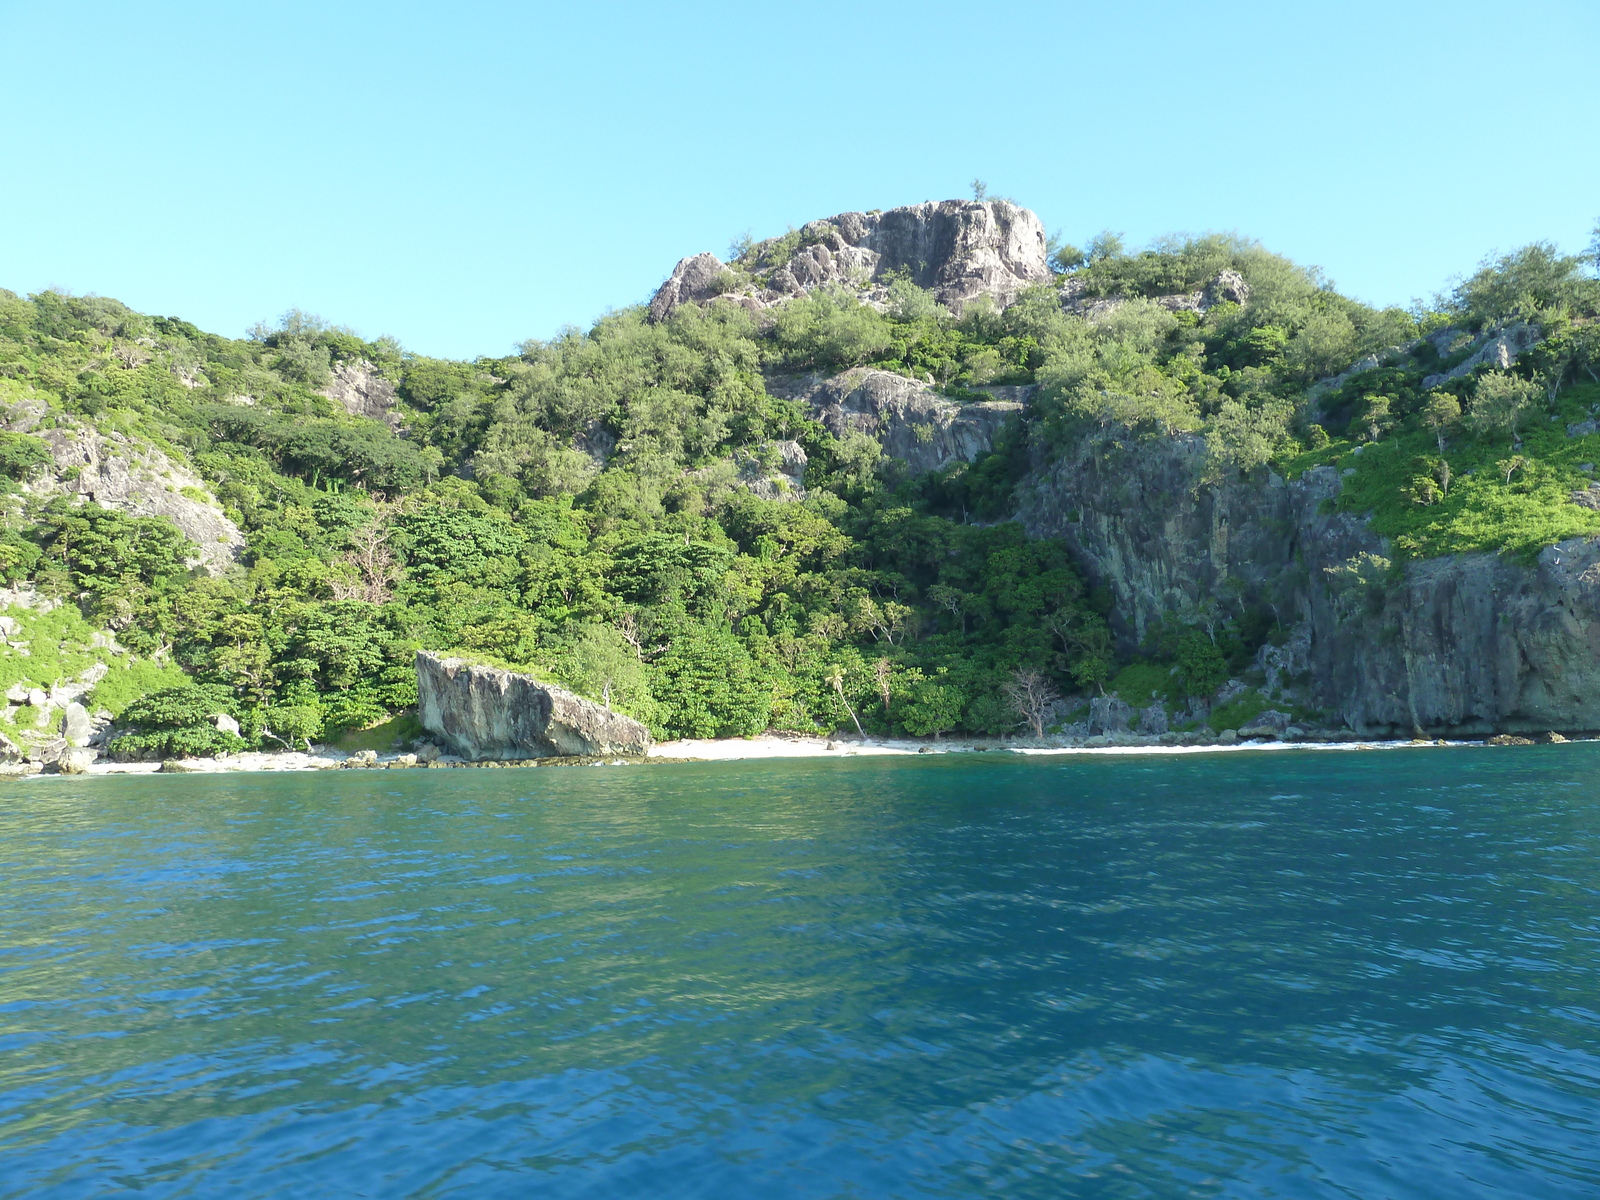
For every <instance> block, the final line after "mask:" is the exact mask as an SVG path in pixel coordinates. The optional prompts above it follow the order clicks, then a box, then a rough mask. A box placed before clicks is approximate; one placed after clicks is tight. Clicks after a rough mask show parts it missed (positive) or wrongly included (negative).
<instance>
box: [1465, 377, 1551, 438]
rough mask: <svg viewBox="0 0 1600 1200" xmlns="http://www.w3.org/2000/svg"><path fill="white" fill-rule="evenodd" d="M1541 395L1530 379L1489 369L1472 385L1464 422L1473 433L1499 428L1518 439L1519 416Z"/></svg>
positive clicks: (1491, 432) (1498, 429)
mask: <svg viewBox="0 0 1600 1200" xmlns="http://www.w3.org/2000/svg"><path fill="white" fill-rule="evenodd" d="M1542 395H1543V392H1542V391H1541V389H1540V388H1539V385H1538V384H1536V383H1533V382H1532V381H1530V380H1527V379H1523V378H1521V377H1519V376H1516V375H1513V374H1511V373H1510V372H1509V371H1491V372H1489V373H1488V374H1487V375H1485V376H1483V377H1482V378H1481V379H1479V380H1478V383H1477V386H1476V387H1474V388H1473V389H1472V399H1471V401H1470V402H1469V403H1468V405H1467V417H1466V423H1467V425H1468V426H1469V427H1470V428H1471V429H1472V430H1473V431H1474V432H1476V433H1482V434H1494V433H1498V432H1501V431H1502V430H1503V431H1505V432H1508V433H1510V435H1511V440H1512V441H1513V442H1516V441H1520V440H1521V439H1520V438H1519V437H1518V436H1517V427H1518V425H1520V424H1521V422H1522V416H1523V414H1524V413H1525V412H1527V410H1528V409H1529V408H1530V407H1531V406H1532V405H1533V403H1534V402H1535V401H1536V400H1538V399H1539V398H1540V396H1542Z"/></svg>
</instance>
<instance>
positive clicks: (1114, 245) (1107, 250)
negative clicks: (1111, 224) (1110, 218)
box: [1085, 229, 1124, 267]
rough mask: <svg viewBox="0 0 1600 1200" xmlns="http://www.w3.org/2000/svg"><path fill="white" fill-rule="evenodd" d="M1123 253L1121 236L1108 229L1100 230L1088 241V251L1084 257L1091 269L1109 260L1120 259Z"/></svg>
mask: <svg viewBox="0 0 1600 1200" xmlns="http://www.w3.org/2000/svg"><path fill="white" fill-rule="evenodd" d="M1123 253H1124V250H1123V241H1122V235H1121V234H1120V233H1114V232H1112V231H1111V230H1109V229H1102V230H1101V231H1100V232H1099V233H1097V234H1095V235H1094V236H1093V237H1092V238H1090V239H1089V249H1088V252H1087V254H1086V256H1085V257H1087V258H1088V260H1089V265H1090V266H1091V267H1093V266H1098V265H1099V264H1101V263H1103V262H1108V261H1110V260H1111V259H1115V258H1121V257H1122V256H1123Z"/></svg>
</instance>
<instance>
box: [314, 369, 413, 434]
mask: <svg viewBox="0 0 1600 1200" xmlns="http://www.w3.org/2000/svg"><path fill="white" fill-rule="evenodd" d="M322 394H323V395H324V396H326V397H328V399H330V400H334V401H337V402H338V403H339V404H340V405H342V406H343V407H344V410H345V412H347V413H349V414H350V415H351V416H352V417H366V418H368V419H369V420H372V421H383V422H385V423H386V424H388V425H389V426H391V427H395V426H398V425H399V424H400V414H399V413H397V412H395V411H394V400H395V390H394V384H393V383H391V382H390V381H389V380H388V379H385V378H384V377H383V376H382V375H381V374H379V372H378V368H377V367H375V366H373V365H372V364H371V363H369V362H366V361H365V360H361V361H357V362H342V363H339V364H338V365H337V366H335V367H334V368H333V380H332V381H331V382H330V383H329V384H328V386H327V387H325V388H323V389H322Z"/></svg>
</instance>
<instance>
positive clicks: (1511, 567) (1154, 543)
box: [1018, 437, 1600, 736]
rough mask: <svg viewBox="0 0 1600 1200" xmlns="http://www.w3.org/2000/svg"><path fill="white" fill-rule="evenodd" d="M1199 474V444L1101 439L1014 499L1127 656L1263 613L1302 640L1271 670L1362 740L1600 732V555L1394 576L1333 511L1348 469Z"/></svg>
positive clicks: (1586, 549) (1355, 523) (1345, 517)
mask: <svg viewBox="0 0 1600 1200" xmlns="http://www.w3.org/2000/svg"><path fill="white" fill-rule="evenodd" d="M1203 465H1204V447H1203V446H1202V444H1201V443H1200V441H1199V439H1197V438H1190V437H1179V438H1166V439H1156V440H1150V441H1144V442H1130V443H1125V444H1118V443H1116V442H1113V441H1105V442H1100V443H1096V444H1092V445H1089V446H1086V447H1084V448H1082V449H1081V450H1080V452H1079V454H1077V455H1076V456H1074V457H1072V458H1068V459H1064V460H1061V461H1058V462H1054V463H1050V464H1042V463H1041V464H1040V466H1039V467H1038V468H1037V469H1036V470H1035V472H1034V473H1033V474H1032V475H1031V476H1030V477H1029V478H1028V479H1027V480H1025V481H1024V483H1023V484H1022V485H1021V486H1020V487H1019V489H1018V515H1019V518H1020V519H1021V520H1022V521H1023V523H1024V524H1025V525H1026V526H1027V528H1028V530H1029V532H1030V533H1033V534H1035V535H1036V536H1055V537H1062V538H1065V539H1066V541H1067V542H1068V544H1069V545H1071V546H1072V547H1073V548H1074V550H1075V551H1076V552H1077V555H1078V557H1079V559H1080V561H1081V562H1082V563H1083V565H1084V566H1085V568H1086V570H1087V571H1088V572H1089V574H1090V575H1091V577H1092V578H1093V579H1094V581H1095V582H1096V583H1097V584H1102V585H1104V586H1106V587H1108V588H1110V590H1111V591H1112V593H1113V595H1114V596H1115V597H1116V601H1117V610H1118V611H1119V612H1120V613H1123V614H1126V617H1125V621H1124V624H1123V626H1122V627H1121V628H1120V629H1119V630H1118V634H1119V635H1120V637H1121V638H1122V639H1123V641H1124V644H1126V645H1132V644H1135V643H1137V642H1138V640H1139V639H1140V638H1142V637H1143V636H1144V633H1145V631H1146V629H1147V628H1148V627H1149V625H1150V623H1151V622H1153V621H1156V620H1158V619H1159V618H1160V617H1161V616H1162V615H1163V614H1165V613H1169V612H1179V613H1185V612H1187V613H1196V612H1201V611H1203V610H1204V609H1205V608H1206V606H1208V605H1216V606H1218V607H1220V608H1222V609H1224V610H1225V609H1226V608H1227V607H1228V606H1229V605H1230V604H1237V603H1239V602H1240V601H1241V600H1244V599H1255V600H1259V601H1262V602H1264V603H1267V604H1270V605H1271V606H1272V607H1273V608H1274V610H1275V611H1276V613H1277V615H1278V619H1279V621H1280V622H1281V623H1282V624H1284V625H1285V626H1287V627H1290V628H1291V629H1293V630H1294V634H1295V636H1293V637H1291V639H1290V641H1289V644H1288V646H1286V647H1285V648H1283V649H1282V650H1277V649H1275V650H1274V651H1273V652H1272V654H1271V656H1270V657H1271V658H1272V659H1273V660H1274V661H1272V662H1271V663H1270V664H1264V665H1268V666H1269V667H1270V669H1272V670H1274V671H1278V672H1280V673H1281V674H1282V675H1283V676H1284V677H1285V681H1286V682H1289V681H1292V682H1293V684H1294V685H1295V686H1296V687H1297V690H1298V691H1299V692H1300V694H1301V695H1302V696H1303V697H1304V698H1305V699H1306V700H1307V701H1308V702H1310V703H1312V704H1314V705H1315V706H1317V707H1319V708H1321V709H1323V710H1324V711H1325V712H1327V713H1328V714H1329V716H1330V717H1332V718H1335V719H1337V720H1339V721H1343V722H1345V723H1347V724H1348V725H1349V726H1350V728H1352V729H1354V730H1356V731H1357V732H1359V733H1362V734H1367V735H1384V734H1397V735H1405V736H1409V735H1410V734H1411V733H1412V732H1413V731H1415V730H1421V731H1423V732H1425V733H1428V734H1435V735H1436V734H1473V733H1488V732H1493V731H1497V730H1505V731H1521V732H1529V731H1541V730H1547V729H1561V730H1592V729H1600V543H1596V542H1590V541H1587V540H1585V539H1581V538H1579V539H1573V540H1572V541H1568V542H1562V543H1560V544H1558V545H1555V546H1551V547H1549V548H1547V549H1546V550H1544V551H1543V552H1542V553H1541V554H1540V555H1539V558H1538V561H1537V563H1536V564H1535V565H1534V566H1532V567H1527V566H1522V565H1519V564H1517V563H1514V562H1510V561H1508V560H1506V559H1503V558H1500V557H1498V556H1495V555H1490V554H1466V555H1455V556H1451V557H1447V558H1439V559H1430V560H1424V561H1419V562H1413V563H1410V564H1407V565H1406V566H1405V567H1404V569H1403V570H1402V571H1401V572H1400V573H1399V574H1398V577H1396V576H1395V575H1393V574H1392V573H1391V572H1390V571H1389V570H1388V569H1387V567H1388V563H1387V559H1388V557H1389V555H1388V547H1387V545H1386V544H1385V543H1384V541H1383V539H1381V538H1379V537H1378V536H1377V535H1376V534H1374V533H1373V532H1372V531H1371V529H1370V528H1368V527H1367V525H1366V522H1365V521H1363V520H1361V519H1360V518H1359V517H1356V516H1352V515H1349V514H1340V513H1331V512H1327V511H1325V509H1327V508H1328V507H1331V506H1329V505H1327V504H1325V502H1326V501H1330V500H1332V499H1333V498H1334V497H1335V496H1337V494H1338V492H1339V487H1340V478H1339V475H1338V473H1337V472H1336V470H1335V469H1334V468H1331V467H1320V468H1316V469H1314V470H1311V471H1308V472H1306V474H1305V475H1304V476H1302V477H1301V478H1300V479H1297V480H1294V481H1285V480H1283V479H1281V478H1278V477H1276V476H1269V477H1268V478H1267V479H1266V480H1265V481H1264V482H1263V481H1259V480H1258V481H1242V480H1241V481H1234V482H1229V483H1227V484H1224V485H1221V486H1212V485H1208V484H1206V483H1204V482H1203V480H1202V468H1203Z"/></svg>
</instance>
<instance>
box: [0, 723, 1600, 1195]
mask: <svg viewBox="0 0 1600 1200" xmlns="http://www.w3.org/2000/svg"><path fill="white" fill-rule="evenodd" d="M1597 967H1600V745H1568V746H1549V747H1532V748H1527V749H1516V750H1464V749H1420V750H1406V751H1387V752H1373V753H1306V754H1276V755H1264V754H1263V755H1247V754H1233V755H1209V756H1195V757H1181V758H1160V759H1156V758H1121V759H1105V758H1099V759H1084V758H1031V759H1021V758H1017V757H1014V756H1008V755H962V756H954V755H953V756H948V757H940V758H937V759H927V758H920V759H914V760H911V761H905V760H900V761H889V760H882V759H879V760H873V759H851V760H846V761H842V762H841V761H803V762H783V763H754V764H737V763H735V764H705V765H688V766H670V767H652V768H627V769H623V768H610V769H598V768H594V769H591V768H563V769H540V770H513V771H450V772H440V771H428V772H423V771H409V772H401V771H390V772H340V773H337V774H331V775H330V774H307V775H286V776H270V775H254V776H235V777H231V778H223V779H219V778H208V777H204V776H176V777H160V776H152V777H143V778H134V779H122V780H118V779H95V780H70V779H59V780H43V781H35V782H32V783H29V784H26V785H21V786H18V787H15V788H8V789H6V790H5V791H4V792H3V793H0V1196H6V1197H12V1196H28V1197H36V1196H37V1197H90V1196H95V1197H98V1196H140V1197H180V1196H181V1197H200V1198H212V1197H294V1198H296V1200H306V1198H321V1197H329V1198H333V1197H338V1198H340V1200H347V1198H349V1197H400V1196H407V1197H410V1196H417V1197H471V1198H473V1200H478V1198H496V1197H538V1198H540V1200H545V1198H564V1197H595V1198H605V1200H629V1198H632V1197H651V1198H652V1200H654V1198H658V1197H701V1196H704V1197H717V1198H723V1197H727V1198H735V1200H737V1198H744V1197H760V1198H762V1200H786V1198H789V1197H807V1198H810V1197H836V1196H838V1197H862V1198H877V1197H951V1196H1005V1197H1062V1196H1070V1197H1080V1196H1081V1197H1117V1198H1124V1197H1128V1198H1132V1197H1179V1196H1182V1197H1190V1196H1198V1197H1250V1198H1261V1197H1360V1198H1362V1200H1371V1198H1390V1197H1395V1198H1404V1197H1449V1198H1451V1200H1460V1198H1468V1197H1532V1198H1535V1200H1558V1198H1565V1197H1585V1198H1593V1197H1595V1196H1597V1195H1600V974H1597Z"/></svg>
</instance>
